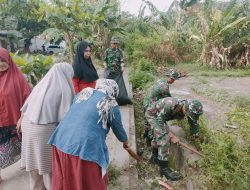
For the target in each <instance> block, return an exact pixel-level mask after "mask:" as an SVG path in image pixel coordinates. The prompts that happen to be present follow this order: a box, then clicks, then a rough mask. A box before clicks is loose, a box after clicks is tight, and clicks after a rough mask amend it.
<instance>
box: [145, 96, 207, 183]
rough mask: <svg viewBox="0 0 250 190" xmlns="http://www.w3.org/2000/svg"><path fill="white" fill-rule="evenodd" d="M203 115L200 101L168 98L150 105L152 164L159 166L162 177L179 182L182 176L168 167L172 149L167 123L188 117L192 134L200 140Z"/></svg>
mask: <svg viewBox="0 0 250 190" xmlns="http://www.w3.org/2000/svg"><path fill="white" fill-rule="evenodd" d="M202 113H203V111H202V104H201V103H200V101H199V100H192V101H187V100H181V99H178V98H176V97H166V98H162V99H160V100H158V101H156V102H155V103H154V104H152V105H150V106H149V107H148V108H147V110H146V112H145V117H146V119H147V121H148V122H149V126H150V127H151V128H150V129H152V130H153V140H152V142H151V146H152V148H153V149H152V156H151V158H150V162H151V163H154V164H159V166H160V172H161V176H163V175H164V176H165V177H166V178H167V179H170V180H173V181H175V180H179V179H181V178H182V176H181V174H179V173H178V172H175V171H172V170H171V169H170V168H169V166H168V155H169V148H170V139H169V133H171V132H170V130H169V126H168V124H167V122H166V121H170V120H174V119H183V118H184V117H185V116H187V119H188V123H189V125H190V132H191V134H192V135H193V136H194V137H195V138H199V124H198V120H199V116H200V115H201V114H202Z"/></svg>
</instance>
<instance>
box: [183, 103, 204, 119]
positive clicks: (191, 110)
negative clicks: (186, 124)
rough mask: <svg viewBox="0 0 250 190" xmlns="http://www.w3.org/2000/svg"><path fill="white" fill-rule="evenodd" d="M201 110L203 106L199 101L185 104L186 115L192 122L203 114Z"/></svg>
mask: <svg viewBox="0 0 250 190" xmlns="http://www.w3.org/2000/svg"><path fill="white" fill-rule="evenodd" d="M202 108H203V106H202V104H201V102H200V101H199V100H192V101H187V102H186V104H185V110H186V113H187V115H188V116H189V117H190V118H191V119H192V120H194V119H196V118H197V117H199V116H200V115H201V114H203V110H202Z"/></svg>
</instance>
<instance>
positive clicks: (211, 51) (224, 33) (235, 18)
mask: <svg viewBox="0 0 250 190" xmlns="http://www.w3.org/2000/svg"><path fill="white" fill-rule="evenodd" d="M206 2H209V0H208V1H206ZM209 4H210V5H211V3H205V4H204V6H207V5H209ZM248 11H249V2H248V1H245V2H243V3H238V2H237V1H236V0H231V1H230V3H229V4H228V5H227V6H226V8H225V9H224V10H219V9H215V10H212V9H206V12H205V13H200V14H199V19H200V22H201V23H202V25H203V26H204V27H203V28H206V29H204V30H201V32H202V33H200V34H197V35H196V34H194V36H196V38H197V39H199V40H201V41H202V43H203V48H202V53H201V57H200V58H201V60H202V62H203V63H204V64H207V65H210V66H211V67H215V68H217V69H225V68H231V67H238V68H239V67H246V66H247V65H249V56H248V55H249V51H250V50H249V47H250V41H249V39H250V38H249V37H250V36H249V32H248V31H249V30H250V17H249V12H248ZM204 15H206V17H204Z"/></svg>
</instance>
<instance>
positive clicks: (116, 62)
mask: <svg viewBox="0 0 250 190" xmlns="http://www.w3.org/2000/svg"><path fill="white" fill-rule="evenodd" d="M110 44H111V45H110V47H109V48H108V49H106V51H105V54H104V67H105V71H104V78H106V79H113V80H115V81H116V82H117V84H118V86H119V95H118V97H117V98H116V101H117V103H118V104H119V106H122V105H126V104H132V101H131V99H130V98H129V97H128V92H127V89H126V86H125V83H124V79H123V76H122V73H123V71H124V60H123V53H122V50H121V49H120V48H118V44H119V40H118V38H115V37H113V38H112V39H111V41H110Z"/></svg>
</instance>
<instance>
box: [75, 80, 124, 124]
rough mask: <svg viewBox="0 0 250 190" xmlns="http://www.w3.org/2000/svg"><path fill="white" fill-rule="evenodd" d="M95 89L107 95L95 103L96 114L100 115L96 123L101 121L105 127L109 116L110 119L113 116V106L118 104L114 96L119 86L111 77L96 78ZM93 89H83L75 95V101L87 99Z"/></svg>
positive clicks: (117, 92) (116, 94)
mask: <svg viewBox="0 0 250 190" xmlns="http://www.w3.org/2000/svg"><path fill="white" fill-rule="evenodd" d="M95 90H97V91H100V92H103V93H104V94H106V95H107V96H105V97H103V98H102V99H101V100H100V101H98V103H97V104H96V107H97V110H98V114H99V116H100V119H99V120H98V122H97V123H99V122H100V121H102V126H103V128H104V129H106V128H107V121H108V118H109V116H110V119H112V118H114V113H113V108H114V107H115V106H117V105H118V104H117V102H116V97H117V96H118V94H119V87H118V85H117V83H116V82H115V81H114V80H112V79H98V80H97V83H96V87H95ZM93 91H94V89H93V88H90V87H88V88H85V89H83V90H82V91H81V92H80V93H79V95H78V96H77V97H76V102H75V103H80V102H81V101H86V100H88V99H89V98H90V97H91V96H92V95H93Z"/></svg>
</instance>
